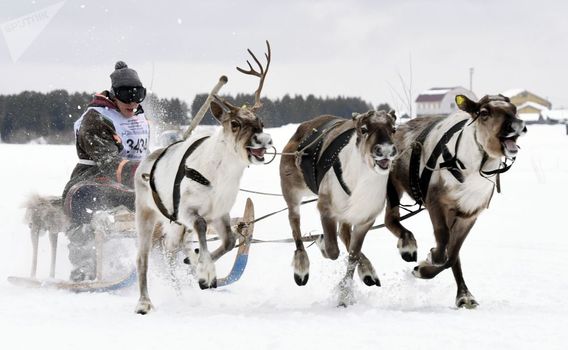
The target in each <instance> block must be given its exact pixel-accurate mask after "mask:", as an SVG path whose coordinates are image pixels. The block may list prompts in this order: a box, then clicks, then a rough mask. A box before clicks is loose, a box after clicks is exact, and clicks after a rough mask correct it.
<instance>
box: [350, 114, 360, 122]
mask: <svg viewBox="0 0 568 350" xmlns="http://www.w3.org/2000/svg"><path fill="white" fill-rule="evenodd" d="M358 116H359V113H357V112H353V113H351V118H353V120H355V119H357V117H358Z"/></svg>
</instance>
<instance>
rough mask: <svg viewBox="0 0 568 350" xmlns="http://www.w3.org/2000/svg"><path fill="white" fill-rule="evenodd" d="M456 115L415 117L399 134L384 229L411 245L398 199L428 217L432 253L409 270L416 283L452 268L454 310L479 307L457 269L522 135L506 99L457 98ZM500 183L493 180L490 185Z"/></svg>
mask: <svg viewBox="0 0 568 350" xmlns="http://www.w3.org/2000/svg"><path fill="white" fill-rule="evenodd" d="M456 103H457V106H458V107H459V109H460V110H461V111H458V112H456V113H454V114H452V115H450V116H449V117H446V118H444V117H420V118H416V119H413V120H411V121H409V122H408V123H406V124H404V125H402V126H400V127H399V128H398V131H397V133H396V137H395V144H396V147H397V148H398V149H399V150H400V156H399V157H397V159H395V161H394V162H393V166H392V170H391V178H390V179H391V182H392V185H393V186H390V185H389V195H388V203H387V209H386V211H385V223H386V226H387V227H388V229H389V230H390V231H391V232H393V233H394V234H395V235H396V236H397V237H399V238H404V239H410V240H414V236H413V234H412V232H410V231H409V230H407V229H406V228H405V227H404V226H402V225H401V223H400V214H399V208H398V204H399V199H400V197H401V196H402V193H403V192H406V193H408V194H410V195H411V196H412V197H413V198H414V200H416V201H417V202H419V203H423V205H424V206H425V207H426V208H427V209H428V213H429V215H430V220H431V221H432V226H433V228H434V236H435V238H436V247H434V248H432V249H431V251H430V254H429V256H428V258H427V260H426V261H423V262H421V263H420V264H419V265H418V266H416V267H415V268H414V271H413V274H414V276H416V277H419V278H426V279H428V278H433V277H435V276H436V275H437V274H438V273H440V272H441V271H443V270H445V269H447V268H450V267H451V268H452V272H453V274H454V278H455V280H456V284H457V297H456V305H457V306H458V307H466V308H473V307H475V306H477V305H478V303H477V301H476V300H475V298H474V297H473V295H472V294H471V293H470V292H469V290H468V288H467V286H466V284H465V281H464V278H463V274H462V269H461V263H460V258H459V252H460V248H461V246H462V244H463V242H464V240H465V238H466V237H467V235H468V233H469V232H470V230H471V228H472V227H473V225H474V224H475V221H476V220H477V217H478V216H479V214H480V213H481V212H482V211H483V210H484V209H485V208H487V207H488V205H489V202H490V201H491V197H492V195H493V191H494V188H495V183H497V184H498V176H499V175H498V174H499V173H501V172H504V171H506V170H508V169H509V167H510V165H507V164H506V163H503V162H502V158H503V157H505V158H508V159H511V160H514V157H515V156H516V154H517V152H518V149H519V148H518V146H517V143H516V141H517V138H518V137H519V136H521V135H523V134H524V133H525V132H526V127H525V123H524V122H523V121H522V120H521V119H519V118H518V117H517V115H516V113H517V110H516V107H515V106H514V105H513V104H512V103H511V102H510V101H509V99H508V98H506V97H504V96H501V95H499V96H485V97H483V98H482V99H481V100H480V101H479V102H474V101H472V100H470V99H468V98H467V97H465V96H463V95H458V96H457V97H456ZM494 176H497V178H496V179H495V182H494V180H493V179H492V177H494Z"/></svg>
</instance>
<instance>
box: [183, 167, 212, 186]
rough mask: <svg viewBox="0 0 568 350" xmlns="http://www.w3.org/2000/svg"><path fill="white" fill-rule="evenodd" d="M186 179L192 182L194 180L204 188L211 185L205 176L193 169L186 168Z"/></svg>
mask: <svg viewBox="0 0 568 350" xmlns="http://www.w3.org/2000/svg"><path fill="white" fill-rule="evenodd" d="M185 177H187V178H188V179H190V180H193V181H195V182H197V183H200V184H202V185H203V186H209V185H211V182H210V181H209V180H207V178H206V177H205V176H203V175H201V173H200V172H199V171H197V170H195V169H193V168H188V167H185Z"/></svg>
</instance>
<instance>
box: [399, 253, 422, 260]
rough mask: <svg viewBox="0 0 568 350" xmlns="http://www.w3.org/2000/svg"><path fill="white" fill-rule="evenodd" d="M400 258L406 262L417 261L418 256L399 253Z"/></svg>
mask: <svg viewBox="0 0 568 350" xmlns="http://www.w3.org/2000/svg"><path fill="white" fill-rule="evenodd" d="M400 256H401V257H402V260H404V261H406V262H413V261H418V254H417V253H416V252H412V253H411V252H401V253H400Z"/></svg>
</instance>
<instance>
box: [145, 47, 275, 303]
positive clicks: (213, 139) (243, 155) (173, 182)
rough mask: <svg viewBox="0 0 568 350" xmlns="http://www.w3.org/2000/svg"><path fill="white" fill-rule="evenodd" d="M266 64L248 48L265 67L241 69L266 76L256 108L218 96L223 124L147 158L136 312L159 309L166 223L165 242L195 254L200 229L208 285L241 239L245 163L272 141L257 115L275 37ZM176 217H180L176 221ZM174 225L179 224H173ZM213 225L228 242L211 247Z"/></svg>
mask: <svg viewBox="0 0 568 350" xmlns="http://www.w3.org/2000/svg"><path fill="white" fill-rule="evenodd" d="M266 46H267V53H266V54H265V57H266V61H267V62H266V68H263V66H262V64H261V63H260V62H259V60H258V59H257V58H256V57H255V55H254V54H253V53H252V52H251V51H250V50H248V52H249V54H250V55H251V56H252V58H253V59H254V61H255V62H256V64H257V65H258V66H259V71H257V70H255V69H254V68H253V67H252V65H251V64H250V62H249V61H247V64H248V66H249V70H244V69H241V68H238V67H237V70H238V71H239V72H241V73H244V74H247V75H253V76H256V77H258V78H259V79H260V82H259V85H258V89H257V90H256V92H255V104H254V106H252V107H247V106H243V107H236V106H233V105H231V104H230V103H229V102H227V101H225V100H223V99H221V98H219V97H218V96H214V99H213V101H212V102H211V105H210V108H211V112H212V114H213V116H214V117H215V118H216V119H217V120H218V121H219V123H220V124H221V127H220V128H218V129H217V130H216V131H215V132H214V133H213V134H211V135H208V136H192V137H190V138H188V139H187V140H184V141H182V142H179V143H176V144H174V145H172V146H170V147H168V148H166V149H161V150H157V151H155V152H154V153H152V154H151V155H150V156H149V157H147V158H146V160H144V161H143V162H142V164H141V165H140V166H139V168H138V170H137V173H136V180H135V181H136V183H135V187H136V226H137V230H138V237H139V247H138V258H137V267H138V281H139V288H140V299H139V301H138V305H137V306H136V312H137V313H139V314H146V313H148V312H149V311H150V310H151V309H152V308H153V306H152V303H151V302H150V298H149V296H148V288H147V287H148V281H147V271H148V254H149V252H150V249H151V246H152V241H153V236H154V235H155V232H157V231H158V230H157V228H159V227H167V228H168V229H167V230H162V231H167V234H166V235H165V237H164V240H165V241H164V246H165V247H166V249H167V250H170V251H175V250H176V249H179V248H181V249H182V250H183V252H184V253H185V254H186V255H187V256H190V255H191V254H192V251H191V242H190V237H191V235H190V233H191V231H194V232H195V233H197V237H198V239H199V256H198V259H197V267H196V275H197V278H198V281H199V286H200V287H201V288H202V289H206V288H215V287H216V284H217V281H216V276H217V275H216V271H215V264H214V262H215V261H216V260H217V259H219V258H220V257H221V256H223V255H224V254H225V253H227V252H228V251H230V250H231V249H233V247H234V246H235V236H234V234H233V232H232V230H231V227H230V217H229V211H230V209H231V207H232V206H233V204H234V203H235V199H236V196H237V193H238V191H239V184H240V180H241V177H242V175H243V171H244V169H245V168H246V167H247V166H248V165H249V164H263V163H264V154H265V152H266V149H267V148H268V147H271V146H272V139H271V137H270V135H268V134H266V133H264V132H263V127H264V125H263V123H262V121H261V120H260V118H258V117H257V116H256V112H257V111H258V110H259V108H260V107H261V106H262V104H261V102H260V93H261V91H262V87H263V84H264V79H265V78H266V74H267V73H268V68H269V66H270V59H271V52H270V44H269V42H268V41H266ZM172 223H173V224H172ZM172 226H173V227H172ZM208 227H211V228H212V229H213V230H214V231H215V232H216V233H217V234H218V235H219V237H220V238H221V245H220V246H219V247H218V248H217V249H216V250H214V251H213V252H209V249H208V247H207V240H206V232H207V228H208Z"/></svg>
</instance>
